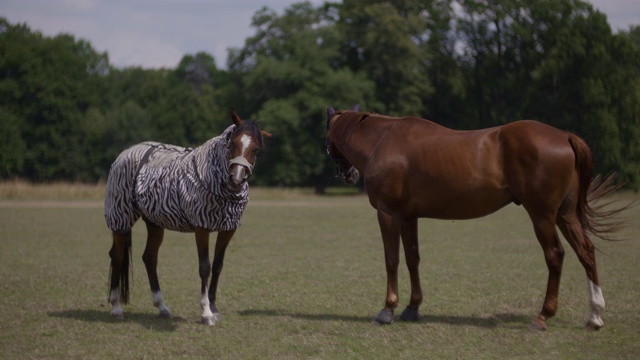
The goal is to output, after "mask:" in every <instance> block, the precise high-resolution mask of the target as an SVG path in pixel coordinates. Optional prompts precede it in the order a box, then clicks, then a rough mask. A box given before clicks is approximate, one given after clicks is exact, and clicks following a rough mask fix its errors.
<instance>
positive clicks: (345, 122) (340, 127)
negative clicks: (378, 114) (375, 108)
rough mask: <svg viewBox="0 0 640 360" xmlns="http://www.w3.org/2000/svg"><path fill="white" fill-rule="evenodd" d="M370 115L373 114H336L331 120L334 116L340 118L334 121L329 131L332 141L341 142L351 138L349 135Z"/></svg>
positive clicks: (349, 112)
mask: <svg viewBox="0 0 640 360" xmlns="http://www.w3.org/2000/svg"><path fill="white" fill-rule="evenodd" d="M371 115H375V114H373V113H369V112H355V111H338V112H336V113H335V115H334V116H332V119H333V118H335V117H336V116H340V118H339V120H338V121H335V122H334V123H333V124H332V126H331V128H330V129H329V130H330V132H331V134H332V135H333V136H332V137H333V139H334V141H335V140H336V139H340V140H342V141H345V140H347V139H348V138H349V137H350V136H351V134H353V132H354V131H355V129H356V128H357V127H358V125H359V124H360V123H361V122H362V121H364V120H365V119H367V118H368V117H369V116H371ZM330 120H331V119H330ZM330 120H329V121H330Z"/></svg>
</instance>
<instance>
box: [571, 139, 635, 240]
mask: <svg viewBox="0 0 640 360" xmlns="http://www.w3.org/2000/svg"><path fill="white" fill-rule="evenodd" d="M569 143H570V144H571V147H572V148H573V152H574V154H575V158H576V170H577V172H578V177H579V190H578V204H577V209H576V210H577V215H578V220H579V221H580V224H581V225H582V228H583V229H584V230H585V231H586V232H587V233H590V234H592V235H594V236H596V237H599V238H600V239H603V240H614V239H613V238H612V237H611V234H613V233H615V232H616V231H618V230H619V229H620V228H621V227H622V226H623V225H624V224H625V222H624V221H621V220H615V219H614V218H615V217H616V216H617V215H618V214H620V213H621V212H622V211H624V210H626V209H627V208H628V207H629V206H630V205H631V204H628V205H625V206H621V207H614V208H612V207H611V205H612V203H613V201H609V202H605V203H598V204H596V203H597V202H599V200H601V199H602V198H604V197H606V196H608V195H611V194H612V193H614V192H616V191H617V190H619V189H620V188H621V187H622V186H623V185H624V183H622V184H616V183H615V173H612V174H609V175H608V176H601V175H597V176H595V177H593V178H592V171H593V159H592V155H591V150H590V149H589V146H588V145H587V143H586V142H585V141H584V140H582V139H581V138H580V137H578V136H576V135H573V134H570V136H569Z"/></svg>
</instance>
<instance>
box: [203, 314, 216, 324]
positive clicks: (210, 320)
mask: <svg viewBox="0 0 640 360" xmlns="http://www.w3.org/2000/svg"><path fill="white" fill-rule="evenodd" d="M216 322H217V321H216V319H215V318H214V317H213V316H203V317H202V325H207V326H213V325H215V324H216Z"/></svg>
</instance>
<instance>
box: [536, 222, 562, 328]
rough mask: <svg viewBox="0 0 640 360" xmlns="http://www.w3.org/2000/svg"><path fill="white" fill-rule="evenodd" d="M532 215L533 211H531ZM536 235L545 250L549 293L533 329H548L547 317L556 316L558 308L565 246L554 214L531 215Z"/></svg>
mask: <svg viewBox="0 0 640 360" xmlns="http://www.w3.org/2000/svg"><path fill="white" fill-rule="evenodd" d="M530 215H531V213H530ZM531 220H532V222H533V227H534V230H535V232H536V237H537V238H538V241H539V242H540V245H541V246H542V250H543V251H544V259H545V261H546V263H547V268H548V269H549V278H548V280H547V293H546V295H545V298H544V304H543V306H542V311H540V314H538V316H537V317H535V318H534V319H533V321H532V322H531V329H533V330H546V329H547V319H548V318H550V317H552V316H554V315H555V314H556V311H557V310H558V293H559V291H560V276H561V274H562V263H563V261H564V248H563V247H562V243H561V242H560V239H559V238H558V232H557V231H556V224H555V221H554V220H555V219H554V216H534V215H531Z"/></svg>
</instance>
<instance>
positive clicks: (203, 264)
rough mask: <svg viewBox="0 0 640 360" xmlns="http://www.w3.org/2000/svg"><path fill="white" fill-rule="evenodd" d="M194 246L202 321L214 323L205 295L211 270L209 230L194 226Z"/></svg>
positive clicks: (209, 323) (207, 323)
mask: <svg viewBox="0 0 640 360" xmlns="http://www.w3.org/2000/svg"><path fill="white" fill-rule="evenodd" d="M195 234H196V246H197V248H198V272H199V274H200V281H201V285H200V306H201V307H202V317H201V320H202V323H203V324H204V325H215V324H216V318H215V317H214V315H213V313H212V312H211V308H210V307H209V298H208V296H207V281H208V280H209V273H210V272H211V261H210V260H209V230H207V229H203V228H196V229H195Z"/></svg>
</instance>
